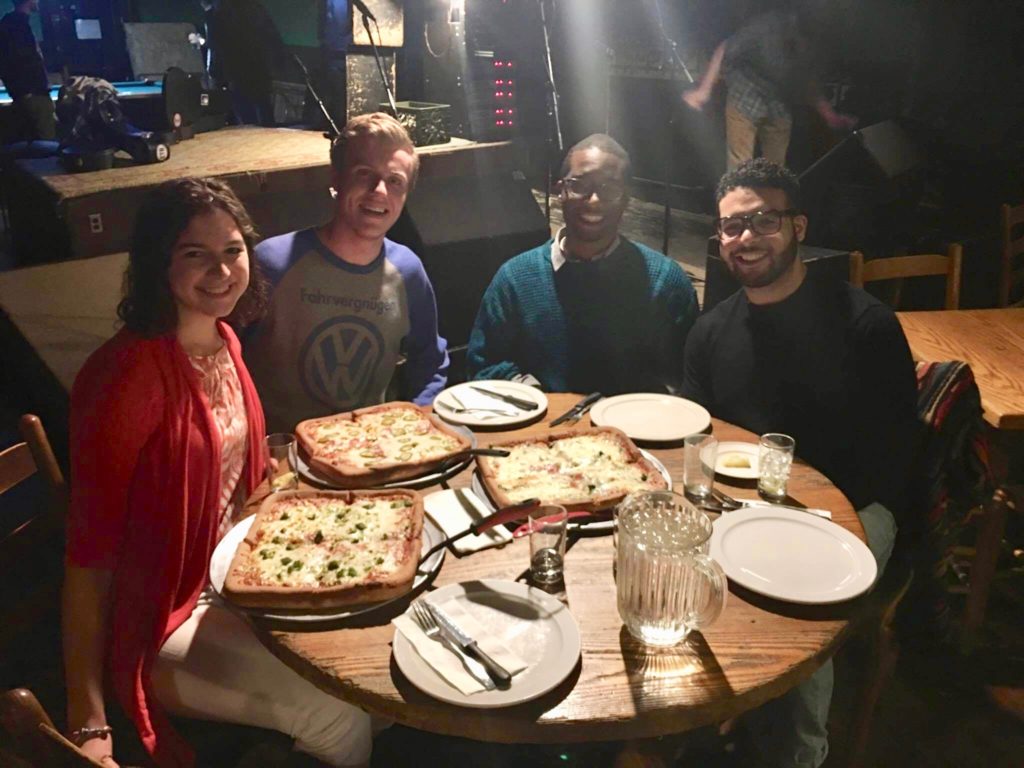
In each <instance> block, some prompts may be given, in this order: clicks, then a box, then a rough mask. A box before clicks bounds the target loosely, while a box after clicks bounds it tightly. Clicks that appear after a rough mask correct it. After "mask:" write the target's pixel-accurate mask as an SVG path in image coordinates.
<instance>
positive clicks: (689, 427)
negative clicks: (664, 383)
mask: <svg viewBox="0 0 1024 768" xmlns="http://www.w3.org/2000/svg"><path fill="white" fill-rule="evenodd" d="M590 420H591V421H592V422H593V423H594V424H595V425H596V426H599V427H617V428H618V429H621V430H622V431H623V432H625V433H626V434H627V435H629V436H630V437H631V438H633V439H634V440H651V441H656V442H667V441H675V440H682V439H683V438H684V437H686V436H687V435H692V434H694V433H695V432H703V431H704V430H705V429H707V428H708V425H709V424H711V414H710V413H708V412H707V409H706V408H704V407H703V406H702V405H698V404H697V403H695V402H693V401H692V400H685V399H683V398H681V397H673V396H672V395H659V394H656V393H653V392H640V393H637V394H631V395H616V396H615V397H606V398H605V399H604V400H600V401H598V402H597V404H596V405H594V407H593V408H591V409H590Z"/></svg>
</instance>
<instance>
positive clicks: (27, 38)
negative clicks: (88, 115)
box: [0, 0, 57, 140]
mask: <svg viewBox="0 0 1024 768" xmlns="http://www.w3.org/2000/svg"><path fill="white" fill-rule="evenodd" d="M38 10H39V0H15V3H14V10H13V11H11V12H10V13H8V14H6V15H5V16H4V17H3V18H2V19H0V78H3V81H4V85H5V86H6V87H7V92H8V93H10V95H11V98H12V99H14V108H15V110H16V111H17V115H18V122H19V124H20V125H19V134H20V136H19V138H24V139H29V140H34V139H46V140H53V139H55V138H56V137H57V119H56V117H55V115H54V108H53V101H52V100H51V99H50V81H49V79H48V78H47V76H46V64H45V63H44V61H43V53H42V51H40V50H39V43H37V42H36V36H35V33H34V32H33V31H32V25H31V23H30V21H29V17H30V16H31V15H32V14H33V13H35V12H37V11H38Z"/></svg>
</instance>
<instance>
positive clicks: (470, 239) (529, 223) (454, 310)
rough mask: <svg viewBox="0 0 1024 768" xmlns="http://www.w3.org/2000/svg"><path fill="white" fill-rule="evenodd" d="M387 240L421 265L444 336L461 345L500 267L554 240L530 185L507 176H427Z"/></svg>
mask: <svg viewBox="0 0 1024 768" xmlns="http://www.w3.org/2000/svg"><path fill="white" fill-rule="evenodd" d="M388 237H390V238H391V239H393V240H395V241H397V242H400V243H403V244H404V245H407V246H409V247H410V248H411V249H412V250H413V251H415V252H416V254H417V255H418V256H419V257H420V258H421V259H422V260H423V265H424V267H426V270H427V274H428V275H429V276H430V281H431V283H432V284H433V286H434V293H435V294H436V295H437V307H438V316H439V318H438V320H439V324H440V331H441V335H442V336H444V337H445V338H446V339H447V340H448V345H449V346H457V345H460V344H465V343H466V342H467V341H469V332H470V331H471V330H472V328H473V321H474V320H475V319H476V312H477V309H478V308H479V306H480V299H481V297H482V296H483V294H484V291H485V290H486V289H487V286H488V285H490V282H491V278H493V277H494V273H495V272H497V271H498V267H500V266H501V265H502V264H503V263H505V261H507V260H508V259H509V258H511V257H512V256H515V255H516V254H517V253H522V252H523V251H526V250H529V249H531V248H535V247H536V246H538V245H540V244H542V243H544V242H545V241H547V240H548V238H549V237H550V235H549V230H548V224H547V221H546V220H545V218H544V214H543V213H542V212H541V210H540V208H539V206H538V205H537V202H536V201H535V200H534V198H533V193H532V192H531V191H530V185H529V184H527V183H526V181H525V180H523V179H519V178H516V176H515V175H513V174H511V173H504V174H496V175H489V176H476V177H468V176H456V177H447V178H437V177H429V176H428V177H424V178H421V179H420V180H419V181H418V182H417V185H416V189H415V190H414V191H413V193H412V194H411V195H409V199H408V200H407V201H406V204H405V210H404V211H403V212H402V216H401V217H400V218H399V219H398V221H397V222H396V223H395V226H394V227H393V228H392V229H391V231H390V232H389V233H388Z"/></svg>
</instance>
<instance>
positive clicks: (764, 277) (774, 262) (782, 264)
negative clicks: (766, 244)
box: [726, 237, 800, 288]
mask: <svg viewBox="0 0 1024 768" xmlns="http://www.w3.org/2000/svg"><path fill="white" fill-rule="evenodd" d="M799 246H800V243H799V242H798V241H797V239H796V238H795V237H792V238H790V240H789V244H788V245H787V246H786V247H785V248H784V249H782V250H781V251H779V252H778V253H777V254H772V255H769V256H768V260H769V264H768V268H767V269H766V270H764V271H763V272H750V271H747V270H744V269H743V268H742V267H740V266H738V265H737V263H736V256H738V255H739V254H741V253H744V252H745V251H742V250H741V251H737V252H736V253H734V254H733V256H732V258H730V259H728V260H727V261H726V266H727V267H728V268H729V272H731V273H732V276H733V277H735V278H736V280H737V281H738V282H739V284H740V285H742V286H743V287H744V288H764V287H765V286H768V285H771V284H772V283H774V282H775V281H776V280H778V279H779V278H780V277H782V276H783V275H784V274H786V272H788V271H789V270H790V268H791V267H792V266H793V262H794V261H796V256H797V250H798V249H799ZM750 250H755V249H750Z"/></svg>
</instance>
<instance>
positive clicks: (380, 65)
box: [356, 3, 398, 120]
mask: <svg viewBox="0 0 1024 768" xmlns="http://www.w3.org/2000/svg"><path fill="white" fill-rule="evenodd" d="M356 7H357V8H358V9H359V13H360V15H362V17H363V29H365V30H366V36H367V37H368V38H369V39H370V47H372V48H373V59H374V61H376V62H377V71H378V72H380V79H381V80H382V81H383V82H384V92H385V93H386V94H387V95H388V104H389V105H390V106H391V116H392V117H394V118H395V119H396V120H397V119H398V106H397V105H396V104H395V94H394V93H392V92H391V83H390V82H388V76H387V74H385V72H384V62H383V61H381V58H380V51H379V50H377V44H376V43H375V42H373V34H372V33H371V32H370V17H369V14H367V12H366V11H365V10H364V9H363V7H362V3H359V4H357V6H356ZM374 23H376V21H375V22H374ZM377 37H380V29H378V30H377Z"/></svg>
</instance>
